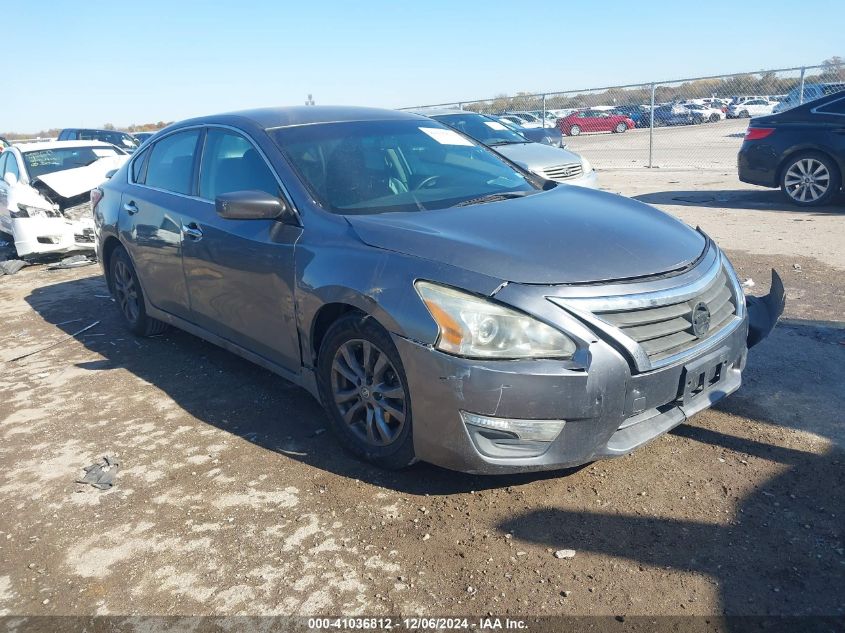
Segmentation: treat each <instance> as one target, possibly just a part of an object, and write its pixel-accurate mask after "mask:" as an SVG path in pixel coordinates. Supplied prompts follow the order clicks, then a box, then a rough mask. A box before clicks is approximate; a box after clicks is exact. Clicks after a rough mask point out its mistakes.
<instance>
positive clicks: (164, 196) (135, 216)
mask: <svg viewBox="0 0 845 633" xmlns="http://www.w3.org/2000/svg"><path fill="white" fill-rule="evenodd" d="M201 136H202V129H201V128H191V129H187V130H182V131H179V132H175V133H172V134H168V135H167V136H165V137H163V138H162V139H161V140H159V141H158V142H156V143H155V144H153V145H151V146H150V147H149V148H147V149H146V150H145V151H143V152H141V154H139V155H138V156H136V157H135V158H134V159H133V161H132V164H131V165H130V170H129V183H128V186H127V188H126V190H125V191H124V193H123V196H122V198H121V212H120V229H121V234H122V235H123V237H124V240H123V241H124V243H125V244H126V245H127V247H128V249H129V254H130V255H131V257H132V261H133V262H134V264H135V269H136V270H137V272H138V277H139V279H140V281H141V286H142V288H143V290H144V293H145V294H146V296H147V299H148V300H149V301H150V303H152V304H153V305H154V306H155V307H157V308H159V309H160V310H164V311H166V312H169V313H171V314H174V315H176V316H178V317H181V318H185V319H187V318H189V316H190V308H189V304H188V302H189V298H188V288H187V285H186V284H185V275H184V272H183V270H182V222H183V217H185V215H188V216H191V215H193V214H194V213H195V208H196V207H197V206H201V205H202V202H201V201H200V200H199V198H197V197H196V196H195V187H196V185H195V182H196V178H195V171H196V162H197V159H198V157H199V151H198V148H199V146H200V140H201Z"/></svg>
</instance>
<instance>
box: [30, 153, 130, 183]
mask: <svg viewBox="0 0 845 633" xmlns="http://www.w3.org/2000/svg"><path fill="white" fill-rule="evenodd" d="M121 155H124V156H125V154H123V153H122V152H121V151H120V150H118V149H117V148H115V147H61V148H57V149H41V150H36V151H32V152H24V153H23V161H24V163H25V164H26V171H27V173H28V174H29V178H30V179H35V178H38V177H39V176H43V175H45V174H52V173H53V172H56V171H64V170H65V169H76V168H77V167H85V166H86V165H90V164H91V163H94V162H96V161H98V160H100V159H101V158H111V157H113V156H121Z"/></svg>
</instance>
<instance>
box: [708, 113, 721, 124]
mask: <svg viewBox="0 0 845 633" xmlns="http://www.w3.org/2000/svg"><path fill="white" fill-rule="evenodd" d="M721 118H722V117H720V116H719V115H718V114H716V113H715V112H714V113H713V114H711V115H710V123H718V122H719V120H720V119H721Z"/></svg>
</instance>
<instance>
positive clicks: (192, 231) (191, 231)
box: [182, 222, 202, 242]
mask: <svg viewBox="0 0 845 633" xmlns="http://www.w3.org/2000/svg"><path fill="white" fill-rule="evenodd" d="M182 235H183V236H184V237H187V238H190V239H192V240H193V241H195V242H199V241H200V240H201V239H202V231H201V230H200V228H199V227H198V226H197V225H196V224H195V223H194V222H191V223H190V224H189V225H187V226H185V225H184V224H183V225H182Z"/></svg>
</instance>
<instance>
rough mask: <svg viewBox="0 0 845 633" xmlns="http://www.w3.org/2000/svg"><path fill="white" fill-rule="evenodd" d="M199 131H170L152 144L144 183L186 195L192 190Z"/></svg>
mask: <svg viewBox="0 0 845 633" xmlns="http://www.w3.org/2000/svg"><path fill="white" fill-rule="evenodd" d="M199 135H200V133H199V130H188V131H185V132H178V133H176V134H171V135H170V136H166V137H164V138H163V139H161V140H160V141H159V142H158V143H156V144H155V145H153V148H152V154H150V158H149V161H148V164H147V178H146V182H145V184H146V185H147V186H149V187H156V188H158V189H164V190H166V191H172V192H174V193H181V194H185V195H190V194H191V193H192V190H193V173H194V156H195V155H196V149H197V139H198V138H199Z"/></svg>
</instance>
